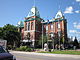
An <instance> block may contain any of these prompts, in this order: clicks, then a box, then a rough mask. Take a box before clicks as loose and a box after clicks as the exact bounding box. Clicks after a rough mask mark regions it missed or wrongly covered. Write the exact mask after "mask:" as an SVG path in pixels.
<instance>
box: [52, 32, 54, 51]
mask: <svg viewBox="0 0 80 60" xmlns="http://www.w3.org/2000/svg"><path fill="white" fill-rule="evenodd" d="M52 46H53V50H54V33H53V36H52Z"/></svg>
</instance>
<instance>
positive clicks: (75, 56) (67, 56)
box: [10, 51, 80, 59]
mask: <svg viewBox="0 0 80 60" xmlns="http://www.w3.org/2000/svg"><path fill="white" fill-rule="evenodd" d="M10 53H20V54H32V55H40V56H50V57H66V58H79V59H80V55H69V54H50V53H37V52H23V51H10Z"/></svg>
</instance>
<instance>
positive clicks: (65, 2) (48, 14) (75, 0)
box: [0, 0, 80, 40]
mask: <svg viewBox="0 0 80 60" xmlns="http://www.w3.org/2000/svg"><path fill="white" fill-rule="evenodd" d="M35 5H36V7H37V8H38V10H39V13H40V17H41V18H43V19H44V20H47V19H52V18H53V17H55V15H56V13H57V12H58V10H61V11H62V13H63V15H64V16H65V18H66V19H67V31H68V37H71V36H73V37H75V36H76V37H77V38H78V40H80V0H35ZM33 6H34V0H0V27H3V26H4V25H6V24H12V25H16V24H17V23H18V21H24V17H27V15H28V13H29V11H30V9H31V8H32V7H33Z"/></svg>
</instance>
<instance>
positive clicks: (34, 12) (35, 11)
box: [27, 6, 40, 17]
mask: <svg viewBox="0 0 80 60" xmlns="http://www.w3.org/2000/svg"><path fill="white" fill-rule="evenodd" d="M31 16H37V17H40V14H39V11H38V9H37V7H35V6H33V7H32V9H31V11H30V12H29V14H28V16H27V17H31Z"/></svg>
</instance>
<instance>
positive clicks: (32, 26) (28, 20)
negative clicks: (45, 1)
mask: <svg viewBox="0 0 80 60" xmlns="http://www.w3.org/2000/svg"><path fill="white" fill-rule="evenodd" d="M41 21H42V19H41V18H40V14H39V11H38V9H37V7H35V6H33V7H32V8H31V10H30V12H29V14H28V16H27V17H25V20H24V40H26V41H27V42H29V41H30V42H31V43H32V44H31V46H32V47H34V46H36V44H37V41H38V40H39V37H40V35H41V30H42V29H41V26H42V24H41ZM28 34H29V37H30V38H29V39H28V37H27V36H28Z"/></svg>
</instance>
